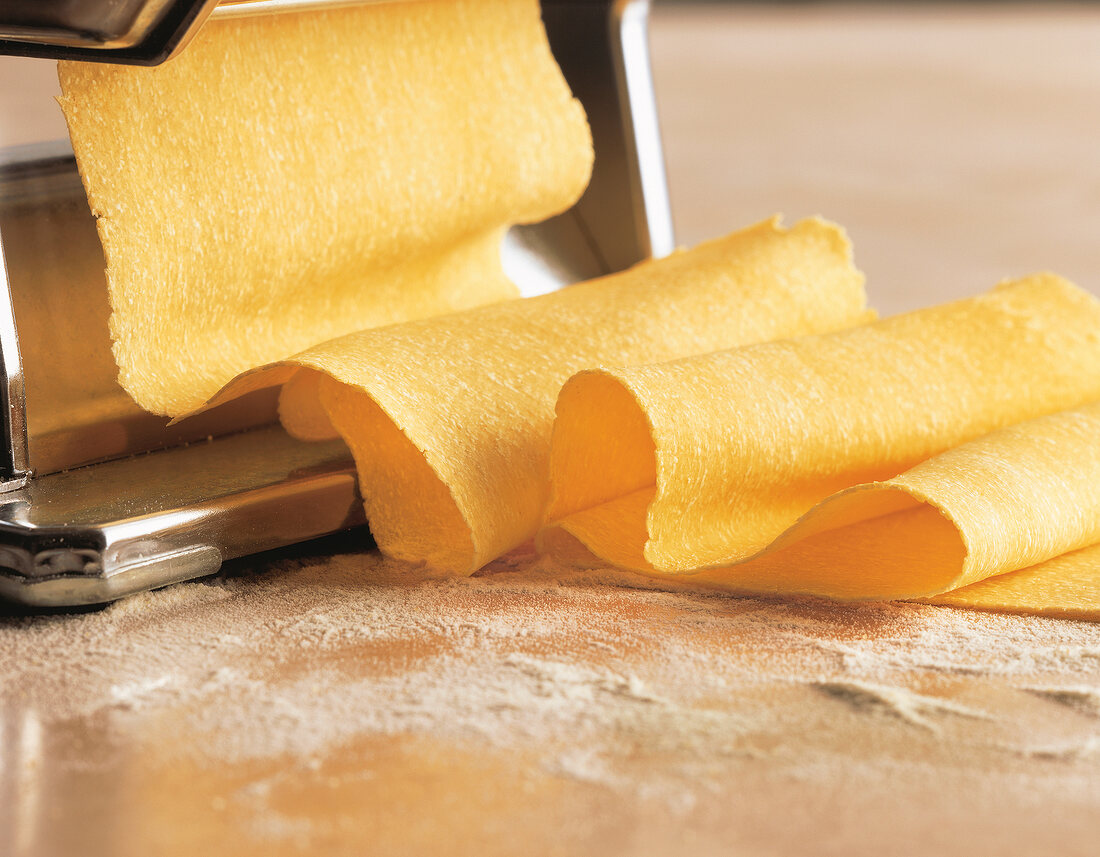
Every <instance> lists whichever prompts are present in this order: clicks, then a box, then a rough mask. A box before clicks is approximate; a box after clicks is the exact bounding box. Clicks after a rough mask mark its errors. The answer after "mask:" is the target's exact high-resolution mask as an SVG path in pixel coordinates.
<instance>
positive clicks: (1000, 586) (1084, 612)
mask: <svg viewBox="0 0 1100 857" xmlns="http://www.w3.org/2000/svg"><path fill="white" fill-rule="evenodd" d="M916 600H918V601H920V602H922V603H925V604H934V605H939V606H946V607H957V608H964V609H970V610H983V611H992V612H997V613H1019V614H1024V615H1030V616H1046V617H1049V618H1052V619H1080V620H1084V621H1090V622H1096V621H1100V545H1090V546H1088V547H1085V548H1081V549H1080V550H1076V551H1072V552H1070V553H1067V554H1064V555H1062V556H1057V557H1054V558H1053V559H1050V560H1048V561H1046V562H1042V563H1039V564H1037V565H1033V566H1030V567H1029V568H1022V569H1020V570H1018V571H1011V572H1007V573H1005V574H1000V575H997V576H996V577H989V578H986V579H985V580H981V581H979V582H977V583H973V584H970V585H969V586H963V587H960V588H959V589H954V590H952V591H950V592H945V593H942V594H940V595H937V596H934V597H931V598H923V599H916Z"/></svg>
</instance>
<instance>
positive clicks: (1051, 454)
mask: <svg viewBox="0 0 1100 857" xmlns="http://www.w3.org/2000/svg"><path fill="white" fill-rule="evenodd" d="M1098 436H1100V403H1094V404H1091V405H1088V406H1085V407H1083V408H1078V409H1073V410H1068V411H1062V412H1059V413H1056V414H1051V415H1047V416H1043V417H1039V418H1038V419H1034V420H1030V421H1028V422H1025V423H1020V424H1018V425H1014V426H1009V427H1007V428H1004V429H1000V430H999V431H996V432H993V433H991V434H989V435H986V436H985V437H982V438H979V439H977V440H974V441H971V442H969V443H966V444H963V445H961V446H958V447H955V448H954V449H951V450H948V451H947V452H945V453H942V454H940V455H937V456H934V457H933V458H930V459H929V460H927V461H925V462H922V463H921V464H919V465H917V466H916V467H914V468H912V469H910V470H908V471H906V472H905V473H903V474H901V475H900V476H898V477H896V478H894V479H890V480H886V481H884V482H877V483H868V484H863V485H856V486H853V487H852V488H849V489H846V490H844V491H841V492H839V493H837V494H835V495H833V496H831V497H829V498H827V499H826V500H824V501H822V502H821V503H819V504H818V505H817V506H815V507H814V508H813V509H811V510H810V511H808V512H807V513H806V514H805V515H803V516H802V517H801V518H800V519H799V520H798V521H797V522H796V523H795V524H794V525H793V526H791V527H790V528H789V529H788V530H786V531H785V532H784V533H783V534H782V535H781V536H780V537H779V538H778V539H776V540H775V541H774V542H773V543H772V544H771V545H770V546H768V547H767V548H766V549H765V550H764V551H762V552H760V553H758V554H757V555H755V556H754V557H751V558H749V559H748V560H746V561H745V562H744V563H742V564H740V565H737V566H731V567H727V568H714V569H703V570H700V571H695V572H688V573H684V574H681V575H669V574H668V573H662V572H659V571H657V570H656V569H654V568H653V567H652V566H648V567H643V566H640V565H639V566H634V567H633V568H634V570H637V571H641V572H643V573H648V574H653V575H656V576H676V577H677V579H681V580H691V581H694V582H697V583H702V584H706V585H709V586H716V587H719V588H724V589H734V590H742V591H753V592H790V593H801V594H811V595H824V596H827V597H831V598H837V599H845V600H857V599H881V598H911V599H921V598H924V599H927V600H928V601H929V603H934V604H951V605H955V606H970V607H977V608H985V609H994V610H1017V611H1019V612H1027V613H1047V614H1049V615H1059V616H1078V617H1088V618H1096V617H1098V616H1100V545H1097V542H1100V445H1097V444H1096V443H1095V438H1096V437H1098ZM641 493H642V494H643V495H644V494H645V493H646V492H641ZM650 496H651V494H650ZM644 499H646V498H645V497H644V496H643V497H641V498H640V500H639V501H636V502H640V501H641V500H644ZM635 520H638V518H637V517H635ZM585 535H586V534H585V532H584V531H583V530H580V531H577V530H576V529H575V528H571V527H562V526H560V525H552V526H550V527H548V528H547V529H546V530H544V531H543V532H542V533H541V534H540V537H539V539H540V542H539V543H540V546H541V547H542V549H543V550H545V551H546V552H548V553H550V554H552V555H553V556H556V557H557V558H559V559H563V560H569V561H572V562H580V563H584V562H591V561H593V560H596V561H601V560H610V561H612V562H613V563H614V564H625V563H616V562H615V560H614V559H612V558H611V557H607V556H604V555H602V554H596V553H594V552H593V551H592V550H591V549H589V548H588V547H587V545H586V544H585V541H584V537H585ZM637 556H640V554H638V552H637V551H636V549H635V557H637ZM618 558H619V559H622V557H621V556H620V557H618ZM1059 575H1064V577H1063V578H1062V579H1061V581H1060V578H1059ZM945 593H946V594H945ZM937 596H938V597H937Z"/></svg>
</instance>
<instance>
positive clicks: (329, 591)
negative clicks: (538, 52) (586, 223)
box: [0, 5, 1100, 857]
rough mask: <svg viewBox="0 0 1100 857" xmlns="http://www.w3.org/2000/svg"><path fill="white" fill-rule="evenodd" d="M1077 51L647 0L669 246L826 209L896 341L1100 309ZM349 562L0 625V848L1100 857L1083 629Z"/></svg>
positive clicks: (1097, 126) (268, 566)
mask: <svg viewBox="0 0 1100 857" xmlns="http://www.w3.org/2000/svg"><path fill="white" fill-rule="evenodd" d="M1098 45H1100V8H1095V9H1094V8H1090V7H1083V6H1081V7H1060V6H1052V5H1043V6H1036V7H1021V6H1016V5H1012V6H1009V7H1006V8H1004V9H1001V8H999V7H989V6H981V7H976V8H974V9H968V10H966V11H958V10H957V9H955V8H954V7H950V6H943V7H935V6H933V7H926V6H920V7H914V8H909V7H905V8H892V7H888V8H884V9H878V8H872V7H863V6H859V7H852V8H843V7H833V6H825V5H823V6H814V5H811V6H808V7H782V8H774V9H773V8H769V7H765V6H750V7H744V8H737V7H733V8H728V7H721V6H706V7H699V8H690V7H687V8H685V7H668V8H664V7H660V6H658V8H657V9H656V11H655V15H654V22H653V54H654V63H655V74H656V79H657V87H658V93H659V98H660V108H661V115H662V120H663V126H664V134H665V143H666V151H667V157H668V165H669V176H670V182H671V189H672V195H673V204H674V212H675V218H676V224H677V227H678V230H679V237H680V239H681V241H683V242H684V243H692V242H695V241H698V240H701V239H703V238H706V237H710V236H714V235H717V234H720V233H724V232H727V231H729V230H731V229H733V228H735V227H737V226H740V225H743V224H745V223H747V222H750V221H754V220H758V219H761V218H762V217H765V216H767V215H769V214H770V213H772V212H774V211H783V212H785V213H786V214H787V215H789V216H790V218H792V219H793V218H794V217H797V216H802V215H807V214H815V213H821V214H824V215H826V216H828V217H831V218H832V219H835V220H837V221H839V222H840V223H842V224H844V225H846V226H847V228H848V229H849V231H850V233H851V235H852V237H853V239H854V241H855V245H856V254H857V263H859V264H860V266H861V267H862V268H863V269H864V270H865V271H866V272H867V274H868V276H869V291H870V294H871V300H872V303H873V304H874V305H875V306H877V307H878V308H879V309H880V310H882V311H884V312H891V311H895V310H899V309H904V308H910V307H914V306H918V305H921V304H926V303H931V302H934V301H939V300H944V299H948V298H951V297H956V296H963V295H966V294H971V293H974V292H977V291H981V290H984V289H986V288H988V287H989V286H990V285H992V284H993V283H994V282H995V281H997V280H998V279H1000V278H1002V277H1007V276H1012V275H1016V274H1021V273H1025V272H1029V271H1031V270H1034V269H1040V268H1049V269H1053V270H1056V271H1059V272H1062V273H1064V274H1066V275H1067V276H1070V277H1071V278H1074V279H1076V280H1077V281H1079V282H1080V283H1081V284H1082V285H1085V286H1087V287H1090V288H1092V289H1097V288H1098V287H1100V242H1098V241H1097V240H1096V230H1095V224H1097V223H1100V158H1097V151H1098V150H1100V122H1098V121H1097V119H1096V117H1095V113H1096V111H1095V106H1096V103H1097V99H1098V98H1100V51H1098V50H1097V46H1098ZM17 132H18V129H15V130H12V129H8V133H9V137H8V138H7V139H9V140H10V139H14V138H15V135H17ZM356 539H357V537H353V538H351V539H346V538H345V539H342V540H338V541H336V542H334V543H331V544H330V545H328V546H327V550H329V551H331V554H324V555H320V556H313V557H310V556H303V555H298V556H294V555H291V554H290V553H288V554H287V555H286V556H285V557H283V558H282V559H279V560H277V561H267V560H265V561H263V562H253V563H251V564H249V563H245V564H238V565H236V566H234V567H233V568H232V569H230V571H229V573H228V574H226V575H224V576H222V577H219V578H216V579H214V580H211V581H205V582H197V583H192V584H185V585H181V586H176V587H170V588H168V589H166V590H162V591H160V592H157V593H150V594H146V595H143V596H138V597H136V598H133V599H128V600H126V601H123V602H121V603H119V604H117V605H114V606H112V607H110V608H107V609H105V610H100V611H94V612H89V613H85V614H77V615H72V616H53V617H21V616H16V615H0V853H2V854H10V855H13V857H26V855H35V857H37V855H55V854H56V855H69V854H83V855H101V854H102V855H131V854H134V855H139V854H140V855H145V854H161V855H172V854H181V855H182V854H187V855H195V854H205V855H211V856H212V855H220V854H234V855H237V854H265V855H269V854H325V855H334V854H368V853H379V854H402V855H404V854H412V855H416V854H432V855H436V854H449V853H455V854H471V855H474V854H476V855H479V857H484V855H495V854H502V855H503V854H532V855H542V854H563V855H604V854H624V855H657V854H662V855H664V854H668V855H672V854H676V855H680V854H692V855H693V854H699V855H711V854H714V855H718V854H723V855H726V854H731V853H733V854H749V855H787V854H790V855H802V854H823V855H834V854H835V855H858V854H868V855H870V854H874V855H880V854H883V855H885V854H890V855H909V854H912V855H917V854H920V855H924V854H937V855H952V854H960V855H961V854H967V855H981V854H1006V855H1007V854H1019V855H1025V854H1027V855H1032V854H1034V855H1049V854H1058V855H1076V854H1080V855H1087V854H1092V853H1094V852H1095V848H1096V833H1097V831H1100V626H1097V625H1090V624H1087V623H1079V622H1068V621H1058V620H1050V619H1034V618H1026V617H1013V616H997V615H992V614H981V613H973V612H968V611H959V610H952V609H949V608H933V607H928V606H919V605H904V604H871V605H847V606H845V605H836V604H831V603H826V602H821V601H814V600H812V599H796V600H783V599H771V598H742V597H734V596H726V595H716V594H713V593H696V592H691V591H687V590H683V591H681V590H677V589H676V588H675V587H671V586H659V585H657V584H654V583H652V582H646V581H643V580H641V579H639V578H635V577H631V576H628V575H618V574H616V573H613V572H605V571H598V570H597V571H569V572H562V571H560V570H555V569H549V568H546V567H545V566H543V565H541V564H540V563H539V562H538V561H537V560H536V559H535V558H534V557H532V556H530V555H527V554H524V553H523V552H520V553H519V554H517V555H516V556H514V557H512V558H510V559H508V560H506V561H502V562H498V563H496V564H494V565H493V566H491V567H490V568H489V569H487V570H485V571H484V572H482V573H481V574H479V575H478V576H477V577H474V578H471V579H469V580H458V581H455V580H433V579H430V578H426V577H425V576H424V575H423V574H422V573H418V572H417V571H415V570H410V569H407V568H401V567H398V566H393V565H389V564H386V563H383V562H382V561H381V560H380V559H379V558H378V557H377V556H376V555H375V554H373V553H371V552H369V551H363V550H362V549H361V547H362V545H361V543H360V542H358V541H357V540H356Z"/></svg>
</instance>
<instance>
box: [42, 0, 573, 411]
mask: <svg viewBox="0 0 1100 857" xmlns="http://www.w3.org/2000/svg"><path fill="white" fill-rule="evenodd" d="M59 76H60V79H61V88H62V96H61V106H62V108H63V109H64V112H65V116H66V119H67V121H68V123H69V130H70V134H71V137H72V141H73V148H74V150H75V152H76V156H77V162H78V164H79V166H80V170H81V175H82V176H83V179H84V182H85V186H86V188H87V191H88V199H89V202H90V204H91V208H92V211H93V213H94V214H95V215H96V217H97V218H98V219H99V231H100V238H101V240H102V243H103V248H104V252H105V256H106V260H107V280H108V286H109V290H110V298H111V306H112V308H113V315H112V317H111V335H112V338H113V340H114V352H115V357H116V359H117V361H118V364H119V368H120V376H119V379H120V382H121V384H122V386H123V387H124V388H125V389H126V390H127V391H128V392H129V393H130V394H131V395H132V396H133V397H134V399H136V400H137V402H138V403H139V404H140V405H142V406H143V407H145V408H146V409H148V410H151V411H154V412H157V413H161V414H167V415H172V416H175V415H178V414H181V413H185V412H187V411H190V410H193V409H194V408H196V407H198V406H200V405H201V404H202V403H203V402H205V401H206V400H207V399H208V398H209V397H210V396H211V395H212V394H213V393H214V392H215V391H217V390H218V388H219V387H221V386H222V385H223V384H224V383H226V382H227V381H228V380H229V379H231V378H232V377H233V376H235V375H236V374H238V373H239V372H242V371H245V370H247V369H251V368H254V367H256V366H260V365H263V364H265V363H268V362H271V361H273V360H279V359H281V358H284V357H287V356H289V355H292V354H294V353H296V352H298V351H301V350H303V349H305V348H308V347H310V346H312V345H316V344H317V343H319V342H323V341H325V340H327V339H331V338H333V337H336V336H340V335H342V334H345V333H350V332H352V331H355V330H361V329H363V328H367V327H373V326H376V325H379V324H388V323H391V322H397V321H404V320H407V319H412V318H420V317H424V316H429V315H434V314H436V313H439V312H445V311H449V310H456V309H462V308H466V307H471V306H476V305H480V304H485V303H490V302H494V301H499V300H501V299H504V298H511V297H515V296H516V290H515V287H514V286H513V285H512V284H511V283H510V282H509V281H508V280H507V279H506V278H505V276H504V274H503V272H502V269H501V264H500V247H499V244H500V238H501V236H502V234H503V232H504V230H505V229H506V227H507V226H508V225H509V224H512V223H526V222H532V221H538V220H542V219H545V218H546V217H549V216H551V215H553V214H556V213H558V212H560V211H562V210H564V209H566V208H568V207H569V206H570V205H571V204H572V203H573V202H574V201H575V200H576V199H577V198H578V197H579V196H580V194H581V193H582V192H583V190H584V188H585V186H586V184H587V182H588V177H589V174H590V171H591V165H592V146H591V138H590V134H589V130H588V125H587V123H586V121H585V117H584V113H583V110H582V109H581V106H580V104H579V102H577V101H576V100H574V99H573V97H572V95H571V94H570V92H569V89H568V87H567V86H566V83H565V81H564V79H563V78H562V75H561V72H560V70H559V69H558V67H557V64H556V63H555V62H554V59H553V57H552V55H551V53H550V49H549V45H548V44H547V41H546V35H545V32H544V31H543V27H542V23H541V20H540V17H539V7H538V3H537V0H421V2H416V3H384V4H367V5H364V6H359V7H354V8H344V9H331V10H323V11H311V12H303V13H296V14H280V15H269V16H262V17H257V18H248V19H242V20H228V21H212V22H210V23H209V24H207V25H206V26H205V27H204V28H203V29H202V31H201V32H200V33H199V35H198V36H197V37H196V39H195V40H194V41H193V42H192V44H191V45H189V46H188V48H187V49H186V50H184V51H183V52H182V53H181V54H180V55H179V56H178V57H176V58H175V59H173V60H171V61H169V62H168V63H166V64H164V65H162V66H158V67H156V68H137V67H128V66H112V65H105V64H83V63H60V64H59Z"/></svg>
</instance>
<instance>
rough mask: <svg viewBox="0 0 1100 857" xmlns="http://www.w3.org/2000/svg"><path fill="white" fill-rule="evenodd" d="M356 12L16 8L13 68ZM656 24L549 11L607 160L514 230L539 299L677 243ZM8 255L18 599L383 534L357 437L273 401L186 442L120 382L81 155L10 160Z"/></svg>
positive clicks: (3, 488) (160, 580)
mask: <svg viewBox="0 0 1100 857" xmlns="http://www.w3.org/2000/svg"><path fill="white" fill-rule="evenodd" d="M402 1H403V0H388V2H402ZM359 2H380V0H359ZM347 3H348V0H253V2H238V3H234V4H228V5H222V6H220V7H218V8H215V6H216V5H217V4H216V3H215V2H212V0H76V1H75V2H68V3H65V4H50V3H42V2H41V0H6V2H5V3H4V4H3V6H2V8H0V54H16V55H23V56H37V57H45V58H52V59H59V58H76V59H84V60H88V59H92V60H101V61H106V62H133V63H142V64H155V63H157V62H160V61H163V60H165V59H167V58H169V57H170V56H171V55H172V54H173V53H174V52H176V51H179V50H186V47H185V45H186V41H187V39H188V38H189V37H190V36H191V35H192V34H193V33H194V32H195V30H196V29H197V28H198V27H199V26H200V25H201V24H202V22H203V20H204V19H205V18H206V17H207V16H214V17H231V16H235V15H255V14H274V13H280V12H297V11H303V10H305V9H306V7H315V6H319V5H336V4H347ZM648 11H649V4H648V0H543V18H544V21H545V23H546V28H547V32H548V34H549V37H550V42H551V46H552V48H553V51H554V54H555V57H556V58H557V60H558V62H559V64H560V65H561V67H562V70H563V71H564V73H565V76H566V78H567V79H568V81H569V83H570V86H571V87H572V88H573V91H574V93H575V94H576V95H577V97H578V98H580V100H581V101H582V102H583V103H584V105H585V108H586V110H587V112H588V116H589V121H590V123H591V125H592V132H593V140H594V143H595V150H596V161H595V170H594V174H593V177H592V182H591V185H590V186H589V188H588V190H587V191H586V193H585V195H584V197H583V198H582V199H581V200H580V201H579V202H578V203H577V205H576V206H574V208H572V209H571V210H570V211H568V212H566V213H565V214H563V215H561V216H559V217H556V218H554V219H552V220H550V221H547V222H546V223H543V224H538V225H536V226H526V227H517V228H515V229H513V230H512V231H511V232H510V233H509V236H508V239H507V240H506V242H505V246H504V250H503V252H504V259H505V265H506V268H507V269H508V270H509V272H510V273H511V274H512V276H513V277H514V278H515V279H516V280H517V282H518V283H519V284H520V286H521V289H522V290H523V291H524V292H525V293H528V294H530V293H535V292H540V291H547V290H550V289H553V288H558V287H561V286H563V285H567V284H568V283H571V282H576V281H577V280H581V279H586V278H588V277H592V276H597V275H599V274H603V273H608V272H611V271H616V270H620V269H622V268H625V267H627V266H629V265H631V264H633V263H634V262H637V261H639V260H641V259H644V258H646V257H648V256H659V255H663V254H665V253H667V252H669V251H670V250H671V249H672V246H673V238H672V228H671V220H670V216H669V207H668V198H667V192H666V187H665V176H664V164H663V160H662V155H661V146H660V137H659V134H658V127H657V117H656V109H655V105H654V99H653V87H652V82H651V79H650V72H649V57H648V47H647V29H646V28H647V22H648ZM0 121H4V117H2V116H0ZM0 251H2V252H0V363H2V367H0V368H2V383H0V397H2V402H0V597H5V598H7V599H10V600H13V601H15V602H19V603H22V604H25V605H31V606H36V607H61V606H72V605H80V604H93V603H98V602H104V601H110V600H112V599H115V598H119V597H121V596H124V595H127V594H130V593H133V592H137V591H140V590H144V589H150V588H154V587H158V586H163V585H165V584H169V583H174V582H177V581H182V580H187V579H191V578H195V577H200V576H204V575H207V574H210V573H213V572H215V571H216V570H217V569H218V568H219V567H220V565H221V563H222V562H223V561H224V560H227V559H230V558H234V557H239V556H244V555H247V554H251V553H255V552H258V551H263V550H268V549H271V548H277V547H281V546H284V545H288V544H292V543H295V542H301V541H305V540H308V539H311V538H316V537H320V536H323V535H327V534H330V533H333V532H338V531H340V530H343V529H347V528H350V527H353V526H356V525H359V524H362V523H364V521H363V512H362V507H361V503H360V501H359V497H358V494H357V489H356V480H355V469H354V466H353V464H352V461H351V458H350V455H349V454H348V452H347V450H346V449H345V447H344V446H343V444H341V443H338V442H335V443H319V444H312V443H300V442H297V441H294V440H292V439H291V438H289V437H288V436H287V435H286V434H285V433H284V432H283V431H282V429H281V428H279V426H278V425H277V423H275V421H274V409H273V399H272V396H271V394H270V392H268V393H261V394H259V395H258V396H254V397H253V398H251V399H249V400H242V401H241V402H240V403H235V405H234V406H231V407H229V408H227V409H219V410H221V411H222V412H221V413H219V412H218V411H215V412H211V414H209V415H205V416H203V417H200V418H198V419H197V420H194V421H185V422H184V423H182V424H180V425H178V426H174V427H171V428H169V427H168V426H167V425H166V422H165V420H163V419H161V418H159V417H154V416H152V415H150V414H146V413H144V412H142V411H140V410H139V409H138V408H137V407H136V405H134V404H133V402H132V401H130V399H129V397H127V396H126V394H125V393H124V392H123V391H122V390H121V388H119V387H118V385H117V381H116V380H115V373H116V372H117V369H116V368H115V367H114V364H113V362H112V360H111V358H110V348H109V341H108V335H107V312H108V310H107V298H106V287H105V284H104V281H103V267H104V264H103V257H102V249H101V248H100V245H99V240H98V237H97V236H96V232H95V224H94V221H93V219H92V216H91V214H90V212H89V211H88V206H87V200H86V198H85V196H84V193H83V189H82V186H81V183H80V179H79V176H78V174H77V171H76V165H75V161H74V159H73V155H72V149H71V147H70V146H69V144H68V141H56V142H54V143H50V144H41V145H34V146H29V147H18V148H16V149H10V150H7V151H3V152H0Z"/></svg>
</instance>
